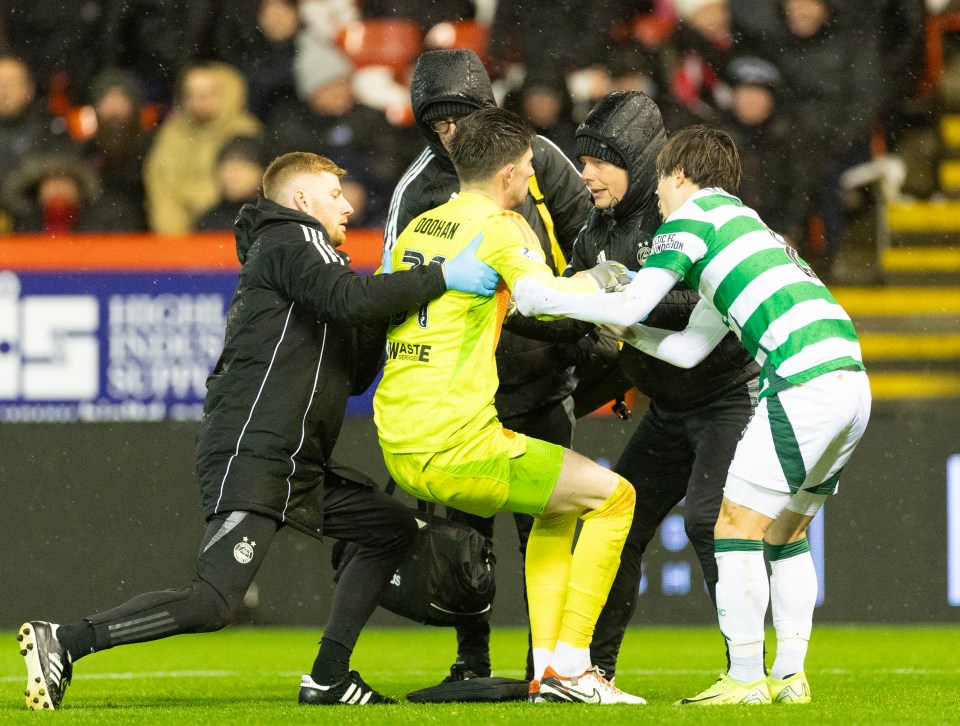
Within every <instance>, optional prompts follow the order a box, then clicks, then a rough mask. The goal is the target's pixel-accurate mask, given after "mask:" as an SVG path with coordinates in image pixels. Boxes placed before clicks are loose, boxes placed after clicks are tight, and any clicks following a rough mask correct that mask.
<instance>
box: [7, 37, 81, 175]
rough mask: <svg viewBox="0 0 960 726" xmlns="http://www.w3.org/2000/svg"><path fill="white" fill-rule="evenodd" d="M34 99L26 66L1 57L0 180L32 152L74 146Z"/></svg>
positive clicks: (57, 121)
mask: <svg viewBox="0 0 960 726" xmlns="http://www.w3.org/2000/svg"><path fill="white" fill-rule="evenodd" d="M35 95H36V86H35V85H34V83H33V77H32V76H31V75H30V69H29V68H27V65H26V63H24V62H23V61H22V60H20V59H19V58H16V57H14V56H2V57H0V179H2V178H4V177H6V176H7V175H8V174H9V173H10V172H12V171H13V170H14V169H15V168H16V167H17V166H18V165H19V164H20V161H21V159H23V158H24V157H25V156H26V155H27V154H29V153H31V152H39V151H64V150H67V149H69V148H70V146H71V144H70V139H69V137H68V136H67V133H66V130H67V126H66V123H65V122H64V121H63V119H60V118H56V117H54V116H51V115H50V114H49V113H47V112H46V111H45V110H44V109H43V108H42V107H41V106H40V105H39V104H38V103H36V101H35Z"/></svg>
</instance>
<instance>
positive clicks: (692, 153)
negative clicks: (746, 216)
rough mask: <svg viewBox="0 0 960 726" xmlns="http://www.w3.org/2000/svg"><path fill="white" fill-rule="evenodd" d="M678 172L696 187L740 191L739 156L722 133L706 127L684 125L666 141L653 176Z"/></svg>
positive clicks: (728, 136) (728, 138)
mask: <svg viewBox="0 0 960 726" xmlns="http://www.w3.org/2000/svg"><path fill="white" fill-rule="evenodd" d="M678 169H679V170H680V171H682V172H683V175H684V176H685V177H687V179H689V180H690V181H692V182H693V183H694V184H697V185H698V186H699V187H701V188H704V187H720V188H722V189H724V190H726V191H728V192H736V191H737V190H738V189H739V188H740V174H741V166H740V154H739V153H738V152H737V145H736V144H735V143H733V139H731V138H730V135H729V134H728V133H726V132H725V131H721V130H720V129H713V128H710V127H709V126H702V125H698V126H688V127H687V128H685V129H681V130H680V131H678V132H677V133H675V134H674V135H673V136H671V137H670V138H669V139H668V140H667V145H666V146H664V147H663V149H662V150H661V151H660V153H659V154H658V155H657V175H658V176H660V177H665V176H670V174H672V173H673V172H675V171H677V170H678Z"/></svg>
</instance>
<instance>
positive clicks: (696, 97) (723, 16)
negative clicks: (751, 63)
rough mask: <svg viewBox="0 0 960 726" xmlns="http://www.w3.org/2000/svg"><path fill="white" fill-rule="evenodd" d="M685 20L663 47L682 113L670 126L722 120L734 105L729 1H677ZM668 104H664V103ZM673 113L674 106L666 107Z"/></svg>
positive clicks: (671, 92)
mask: <svg viewBox="0 0 960 726" xmlns="http://www.w3.org/2000/svg"><path fill="white" fill-rule="evenodd" d="M674 3H675V5H676V8H677V14H678V15H679V17H680V23H679V24H678V25H677V27H676V29H675V30H674V32H673V35H672V36H671V37H670V38H669V39H668V40H667V42H666V43H665V44H664V47H663V55H664V64H665V67H666V72H667V74H668V77H669V80H670V94H671V96H672V100H673V101H674V102H675V104H676V105H678V109H677V110H678V111H679V115H676V114H674V115H675V117H674V118H666V119H665V123H666V125H667V127H668V128H670V129H676V128H680V127H682V126H688V125H690V124H694V123H709V124H716V122H717V121H718V120H719V115H720V112H721V111H723V110H725V109H727V108H729V107H730V87H729V86H728V85H727V83H726V81H725V80H724V78H723V72H724V70H725V69H726V68H727V66H728V65H729V64H730V61H731V60H732V58H733V55H734V49H733V31H732V29H731V21H730V6H729V3H728V2H727V0H674ZM661 107H662V108H663V106H661ZM663 110H664V113H665V114H666V115H668V116H669V115H670V110H671V109H670V108H669V107H666V108H664V109H663Z"/></svg>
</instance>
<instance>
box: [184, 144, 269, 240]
mask: <svg viewBox="0 0 960 726" xmlns="http://www.w3.org/2000/svg"><path fill="white" fill-rule="evenodd" d="M266 170H267V158H266V154H265V153H264V150H263V144H262V143H261V142H260V140H259V139H256V138H253V137H252V136H236V137H234V138H232V139H230V141H228V142H227V143H226V144H225V145H224V147H223V150H222V151H221V152H220V156H219V158H218V159H217V179H218V180H219V184H220V201H219V202H218V203H217V204H216V205H214V206H213V207H210V209H208V210H207V211H206V212H204V213H203V214H202V215H201V216H200V219H198V220H197V227H196V228H197V230H198V231H201V232H210V231H214V230H223V231H226V232H230V231H232V230H233V223H234V221H235V220H236V218H237V213H238V212H239V211H240V207H242V206H243V205H244V204H245V203H247V202H250V203H251V204H252V203H254V202H256V201H257V197H258V195H259V192H260V180H261V179H263V173H264V172H265V171H266Z"/></svg>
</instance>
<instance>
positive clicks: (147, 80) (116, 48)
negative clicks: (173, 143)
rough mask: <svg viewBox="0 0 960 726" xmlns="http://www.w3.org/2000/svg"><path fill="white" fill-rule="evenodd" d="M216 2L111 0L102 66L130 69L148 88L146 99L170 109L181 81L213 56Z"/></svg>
mask: <svg viewBox="0 0 960 726" xmlns="http://www.w3.org/2000/svg"><path fill="white" fill-rule="evenodd" d="M214 3H215V0H108V3H107V13H106V17H105V22H104V31H103V37H102V38H101V41H100V42H101V48H102V53H103V65H104V66H115V67H118V68H125V69H128V70H131V71H133V72H134V73H136V74H137V77H138V78H140V80H141V81H142V82H143V84H144V97H145V99H146V100H147V101H150V102H159V103H162V104H164V105H169V104H170V102H171V99H172V96H173V92H174V85H175V81H176V79H178V78H179V77H180V74H181V72H182V70H183V69H184V68H185V67H186V66H187V65H189V64H190V63H193V62H194V61H195V60H197V59H198V58H209V57H210V49H211V48H212V47H213V43H212V40H211V38H210V34H211V33H210V31H211V25H212V20H213V18H214V12H213V8H214Z"/></svg>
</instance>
